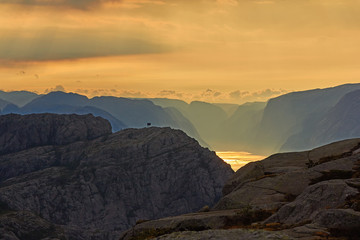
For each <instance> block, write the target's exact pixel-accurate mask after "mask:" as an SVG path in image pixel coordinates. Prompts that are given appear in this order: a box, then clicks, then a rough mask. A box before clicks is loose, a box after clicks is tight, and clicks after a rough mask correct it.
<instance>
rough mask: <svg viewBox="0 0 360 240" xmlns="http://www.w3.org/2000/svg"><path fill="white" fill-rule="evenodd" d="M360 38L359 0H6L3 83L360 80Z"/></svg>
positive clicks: (106, 87) (186, 91) (199, 87)
mask: <svg viewBox="0 0 360 240" xmlns="http://www.w3.org/2000/svg"><path fill="white" fill-rule="evenodd" d="M359 42H360V2H359V1H357V0H291V1H287V0H199V1H190V0H167V1H165V0H118V1H116V0H0V79H1V89H3V90H22V89H26V90H32V91H37V92H39V93H43V92H45V91H51V90H54V89H60V90H61V89H63V88H64V89H65V90H66V91H76V92H79V93H82V94H86V95H88V96H94V95H115V96H124V97H169V98H181V99H185V100H187V101H190V100H205V101H211V102H236V103H241V102H245V101H256V100H266V99H267V98H269V97H272V96H276V95H279V94H283V93H285V92H287V91H294V90H305V89H311V88H318V87H321V88H323V87H331V86H335V85H340V84H343V83H355V82H360V81H359V79H360V68H359V65H360V58H359V56H360V46H359ZM56 86H57V87H56Z"/></svg>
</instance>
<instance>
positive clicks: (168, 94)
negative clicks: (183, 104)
mask: <svg viewBox="0 0 360 240" xmlns="http://www.w3.org/2000/svg"><path fill="white" fill-rule="evenodd" d="M183 96H184V94H183V93H180V92H176V91H174V90H162V91H160V92H159V93H158V94H157V97H165V98H182V97H183Z"/></svg>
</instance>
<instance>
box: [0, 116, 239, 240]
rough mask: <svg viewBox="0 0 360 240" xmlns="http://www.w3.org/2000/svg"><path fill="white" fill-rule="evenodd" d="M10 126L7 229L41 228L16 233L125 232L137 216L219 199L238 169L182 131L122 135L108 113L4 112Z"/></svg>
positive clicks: (0, 185) (90, 235) (101, 237)
mask: <svg viewBox="0 0 360 240" xmlns="http://www.w3.org/2000/svg"><path fill="white" fill-rule="evenodd" d="M0 126H7V127H6V128H3V127H1V128H0V224H1V225H0V236H1V237H3V236H4V235H5V234H6V235H5V236H18V235H19V232H23V231H25V232H26V231H27V230H28V229H34V230H33V231H29V230H28V231H29V233H28V234H29V236H27V237H26V236H24V235H25V234H24V235H23V236H18V237H19V238H16V237H13V238H6V239H45V237H52V238H53V237H54V236H50V234H53V233H54V232H56V233H57V234H56V235H58V234H60V233H61V232H62V234H63V235H65V236H66V237H63V238H61V239H80V240H85V239H97V240H105V239H106V240H112V239H119V236H120V232H121V231H123V230H126V229H127V228H129V227H130V226H132V225H133V224H135V222H136V221H137V220H143V219H157V218H160V217H167V216H173V215H177V214H184V213H189V212H193V211H197V210H199V209H200V208H202V207H203V206H204V205H209V206H212V205H213V204H215V202H216V201H217V200H218V199H219V198H220V197H221V190H222V187H223V185H224V184H225V181H226V180H227V179H228V178H229V177H230V176H231V175H232V174H233V171H232V170H231V168H230V166H229V165H228V164H226V163H224V162H223V161H222V160H221V159H220V158H218V157H217V156H216V155H215V153H213V152H211V151H209V150H208V149H205V148H202V147H201V146H200V145H199V144H198V143H197V142H196V140H194V139H192V138H190V137H188V136H187V135H186V134H185V133H183V132H182V131H180V130H173V129H170V128H156V127H151V128H142V129H125V130H122V131H119V132H117V133H113V134H112V133H111V126H110V124H109V123H108V122H107V121H106V120H104V119H102V118H95V117H94V116H91V115H85V116H78V115H55V114H32V115H14V114H11V115H4V116H0ZM9 139H10V141H9ZM24 211H25V213H24ZM29 214H30V215H31V216H29ZM18 215H19V216H21V215H22V216H23V220H22V221H19V218H18V217H19V216H18ZM36 216H37V218H36ZM24 217H26V219H24ZM20 219H21V217H20ZM27 219H29V221H27ZM30 220H31V221H30ZM44 223H48V224H44ZM49 223H51V224H52V225H53V227H52V228H53V229H52V231H49V232H48V231H46V232H43V231H41V229H38V227H39V226H44V227H46V226H47V227H46V228H45V229H48V225H49ZM4 226H5V227H4ZM59 226H61V228H62V229H65V231H60V230H61V229H59V231H56V229H58V227H59ZM3 234H4V235H3ZM43 235H44V236H43ZM40 236H43V237H41V238H39V237H40Z"/></svg>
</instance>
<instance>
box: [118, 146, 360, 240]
mask: <svg viewBox="0 0 360 240" xmlns="http://www.w3.org/2000/svg"><path fill="white" fill-rule="evenodd" d="M359 190H360V139H351V140H345V141H341V142H336V143H333V144H330V145H326V146H324V147H320V148H316V149H314V150H311V151H305V152H294V153H282V154H275V155H273V156H270V157H268V158H267V159H264V160H262V161H259V162H254V163H249V164H248V165H246V166H244V167H243V168H241V169H239V170H238V171H237V172H236V173H235V174H234V175H233V177H232V178H231V179H230V180H229V181H228V182H227V183H226V185H225V187H224V189H223V194H224V196H223V197H222V198H221V199H220V201H219V202H218V203H217V204H216V205H215V206H214V207H213V208H211V209H206V208H204V209H203V210H202V211H200V212H197V213H192V214H186V215H180V216H176V217H168V218H163V219H159V220H155V221H146V222H142V223H138V224H136V225H135V226H134V227H133V228H131V229H130V230H128V231H127V232H125V233H124V234H123V236H122V237H121V238H120V239H121V240H135V239H149V238H151V239H159V240H160V239H161V240H167V239H179V240H181V239H183V240H185V239H194V240H195V239H197V240H199V239H229V240H230V239H246V240H252V239H253V240H255V239H354V240H355V239H360V193H359Z"/></svg>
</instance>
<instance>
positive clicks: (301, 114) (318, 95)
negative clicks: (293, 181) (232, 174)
mask: <svg viewBox="0 0 360 240" xmlns="http://www.w3.org/2000/svg"><path fill="white" fill-rule="evenodd" d="M358 90H360V84H345V85H341V86H337V87H333V88H326V89H314V90H309V91H301V92H292V93H288V94H285V95H282V96H279V97H276V98H273V99H270V100H269V101H268V102H267V103H265V102H251V103H246V104H243V105H236V104H216V103H206V102H199V101H194V102H191V103H186V102H185V101H182V100H177V99H159V98H157V99H127V98H119V97H95V98H92V99H88V98H87V97H86V96H82V95H79V94H74V93H64V92H52V93H49V94H46V95H37V94H35V93H30V92H26V91H24V92H0V110H1V113H2V114H7V113H20V114H28V113H45V112H49V113H77V114H87V113H92V114H93V115H95V116H101V117H103V118H105V119H107V120H109V121H110V123H111V125H112V129H113V131H118V130H120V129H124V128H142V127H145V126H146V125H147V123H151V124H152V125H154V126H160V127H167V126H169V127H172V128H176V129H181V130H183V131H184V132H186V133H187V134H188V135H189V136H191V137H193V138H195V139H197V140H198V141H199V142H200V143H201V145H203V146H207V147H211V148H212V149H214V150H218V151H220V150H222V151H226V150H230V151H248V152H252V153H257V154H271V153H274V152H278V151H297V150H305V149H310V148H314V147H318V146H320V145H323V144H327V143H330V142H333V141H337V140H342V139H346V138H353V137H360V130H359V129H358V127H357V125H358V124H357V123H358V122H357V119H359V118H357V116H359V115H360V112H359V111H360V110H359V107H358V102H359V101H358V99H360V91H358Z"/></svg>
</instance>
